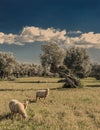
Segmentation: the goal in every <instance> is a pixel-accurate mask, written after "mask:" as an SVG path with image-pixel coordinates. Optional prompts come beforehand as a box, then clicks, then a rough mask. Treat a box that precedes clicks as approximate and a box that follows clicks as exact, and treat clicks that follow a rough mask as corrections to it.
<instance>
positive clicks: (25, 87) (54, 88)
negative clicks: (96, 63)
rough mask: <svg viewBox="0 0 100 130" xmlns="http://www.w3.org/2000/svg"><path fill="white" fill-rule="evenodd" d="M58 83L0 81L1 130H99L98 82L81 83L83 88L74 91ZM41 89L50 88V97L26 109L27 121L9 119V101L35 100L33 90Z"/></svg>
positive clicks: (23, 79) (87, 80) (99, 97)
mask: <svg viewBox="0 0 100 130" xmlns="http://www.w3.org/2000/svg"><path fill="white" fill-rule="evenodd" d="M58 80H59V78H38V77H34V78H20V79H16V80H15V81H0V130H100V80H98V81H97V80H95V79H93V78H87V79H82V80H81V82H82V84H83V85H84V87H83V88H76V89H62V88H61V87H62V85H63V83H57V81H58ZM43 88H50V94H49V96H48V97H47V98H46V100H43V99H42V100H41V101H38V102H37V103H34V102H32V103H30V104H29V105H28V109H27V114H28V119H26V120H24V119H20V118H19V117H16V118H15V119H14V120H11V119H10V118H9V117H8V115H9V113H10V110H9V106H8V104H9V101H10V100H11V99H18V100H20V101H22V102H23V100H24V99H27V98H30V99H31V100H34V99H35V93H36V90H37V89H43ZM58 88H59V89H58Z"/></svg>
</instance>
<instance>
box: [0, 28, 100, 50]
mask: <svg viewBox="0 0 100 130" xmlns="http://www.w3.org/2000/svg"><path fill="white" fill-rule="evenodd" d="M67 34H80V36H77V37H69V36H67ZM35 41H38V42H45V41H55V42H57V43H64V44H65V43H66V46H73V45H74V46H78V47H85V48H90V47H94V48H100V33H96V34H94V32H88V33H82V32H81V31H79V30H78V31H70V32H66V30H58V29H54V28H48V29H42V28H38V27H34V26H31V27H24V28H23V30H22V31H21V33H20V34H12V33H9V34H4V33H3V32H0V44H4V43H7V44H17V45H23V44H25V43H34V42H35Z"/></svg>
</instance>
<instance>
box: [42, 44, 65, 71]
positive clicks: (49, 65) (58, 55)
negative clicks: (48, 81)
mask: <svg viewBox="0 0 100 130" xmlns="http://www.w3.org/2000/svg"><path fill="white" fill-rule="evenodd" d="M42 51H43V54H41V64H42V66H43V68H44V73H46V72H47V71H48V69H50V71H51V72H52V73H56V72H57V69H56V68H57V66H58V65H59V64H62V63H63V60H64V55H65V52H64V50H63V49H62V48H61V47H60V46H59V45H57V44H56V43H53V42H48V43H46V44H44V45H42Z"/></svg>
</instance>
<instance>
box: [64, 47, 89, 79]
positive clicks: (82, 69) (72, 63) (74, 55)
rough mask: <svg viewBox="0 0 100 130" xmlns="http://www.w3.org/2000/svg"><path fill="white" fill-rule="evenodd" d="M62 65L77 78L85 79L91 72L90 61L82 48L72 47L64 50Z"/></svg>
mask: <svg viewBox="0 0 100 130" xmlns="http://www.w3.org/2000/svg"><path fill="white" fill-rule="evenodd" d="M64 64H65V65H66V66H67V67H68V68H69V69H71V71H72V72H73V73H74V74H75V75H76V76H78V77H80V78H83V77H87V76H88V75H89V73H90V72H91V61H90V58H89V55H88V53H87V51H86V49H84V48H75V47H72V48H70V49H68V50H66V56H65V59H64Z"/></svg>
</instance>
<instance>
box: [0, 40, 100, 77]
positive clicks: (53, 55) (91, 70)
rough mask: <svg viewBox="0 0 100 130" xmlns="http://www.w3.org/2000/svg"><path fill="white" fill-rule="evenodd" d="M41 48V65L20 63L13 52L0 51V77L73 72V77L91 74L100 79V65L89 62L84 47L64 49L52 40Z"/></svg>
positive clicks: (55, 74) (60, 74)
mask: <svg viewBox="0 0 100 130" xmlns="http://www.w3.org/2000/svg"><path fill="white" fill-rule="evenodd" d="M41 48H42V54H41V55H40V60H41V65H34V64H25V63H23V64H20V63H18V61H17V60H16V58H15V57H14V56H13V53H10V52H0V78H1V79H3V78H9V77H17V78H18V77H24V76H49V77H54V76H64V75H65V74H67V75H70V74H71V75H72V74H73V75H74V77H75V76H76V77H79V78H84V77H88V76H90V75H91V76H93V77H96V78H97V79H100V65H98V64H93V65H92V64H91V60H90V57H89V55H88V53H87V50H86V49H84V48H76V47H71V48H68V49H64V48H62V47H61V46H60V45H58V44H56V43H53V42H51V43H45V44H44V45H42V47H41ZM59 68H64V69H59ZM59 70H60V71H59ZM62 70H63V72H62ZM62 73H63V74H62ZM72 77H73V76H72Z"/></svg>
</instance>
